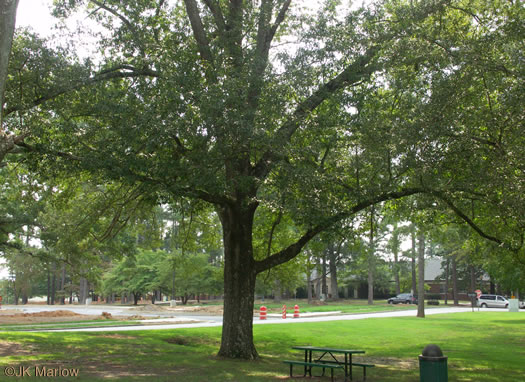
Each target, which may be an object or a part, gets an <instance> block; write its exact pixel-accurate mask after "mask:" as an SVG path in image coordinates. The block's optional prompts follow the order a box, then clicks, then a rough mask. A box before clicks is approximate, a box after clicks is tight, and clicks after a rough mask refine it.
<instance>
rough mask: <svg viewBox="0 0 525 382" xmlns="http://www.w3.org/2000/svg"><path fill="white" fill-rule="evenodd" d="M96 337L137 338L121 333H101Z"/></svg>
mask: <svg viewBox="0 0 525 382" xmlns="http://www.w3.org/2000/svg"><path fill="white" fill-rule="evenodd" d="M98 337H102V338H111V339H116V340H134V339H136V338H137V337H131V336H125V335H123V334H102V335H99V336H98Z"/></svg>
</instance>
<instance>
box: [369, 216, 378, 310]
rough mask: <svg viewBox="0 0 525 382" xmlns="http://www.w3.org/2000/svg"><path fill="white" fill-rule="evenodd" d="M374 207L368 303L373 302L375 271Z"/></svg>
mask: <svg viewBox="0 0 525 382" xmlns="http://www.w3.org/2000/svg"><path fill="white" fill-rule="evenodd" d="M374 240H375V238H374V207H373V206H372V211H371V213H370V243H369V244H370V248H369V252H368V305H373V304H374V271H375V251H376V249H375V242H374Z"/></svg>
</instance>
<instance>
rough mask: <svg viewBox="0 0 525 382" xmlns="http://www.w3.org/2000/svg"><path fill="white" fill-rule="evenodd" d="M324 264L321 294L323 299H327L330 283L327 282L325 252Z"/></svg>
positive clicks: (324, 255)
mask: <svg viewBox="0 0 525 382" xmlns="http://www.w3.org/2000/svg"><path fill="white" fill-rule="evenodd" d="M321 260H322V262H323V265H322V267H321V294H322V295H323V299H324V300H326V298H327V297H328V285H327V284H326V253H323V258H322V259H321Z"/></svg>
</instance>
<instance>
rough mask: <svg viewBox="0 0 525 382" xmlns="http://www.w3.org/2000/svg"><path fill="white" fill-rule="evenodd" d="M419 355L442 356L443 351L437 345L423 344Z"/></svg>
mask: <svg viewBox="0 0 525 382" xmlns="http://www.w3.org/2000/svg"><path fill="white" fill-rule="evenodd" d="M421 355H422V356H424V357H443V352H442V351H441V348H440V347H439V346H437V345H434V344H430V345H427V346H425V348H424V349H423V352H422V353H421Z"/></svg>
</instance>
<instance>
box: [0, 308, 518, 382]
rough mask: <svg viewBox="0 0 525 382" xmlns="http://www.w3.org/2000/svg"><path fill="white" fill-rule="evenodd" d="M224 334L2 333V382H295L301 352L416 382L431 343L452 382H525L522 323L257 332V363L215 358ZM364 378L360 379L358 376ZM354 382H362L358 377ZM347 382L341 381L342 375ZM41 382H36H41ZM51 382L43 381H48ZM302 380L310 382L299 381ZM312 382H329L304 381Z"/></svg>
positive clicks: (502, 318) (431, 320)
mask: <svg viewBox="0 0 525 382" xmlns="http://www.w3.org/2000/svg"><path fill="white" fill-rule="evenodd" d="M220 332H221V330H220V328H198V329H197V328H196V329H179V330H158V331H141V332H119V333H16V332H3V333H0V380H10V379H9V378H8V377H5V376H4V372H5V370H6V367H15V369H16V370H18V368H19V367H20V366H21V365H22V366H25V367H29V370H30V372H32V370H34V367H35V366H39V367H42V366H47V367H48V368H53V367H56V368H58V367H62V368H64V367H66V368H78V369H79V378H77V379H79V380H84V381H96V380H108V379H109V380H120V381H278V380H283V379H284V380H289V378H288V367H287V366H286V365H284V364H282V363H281V362H280V360H282V359H301V358H302V353H300V352H297V351H294V350H292V349H291V347H292V346H295V345H319V346H332V347H344V348H358V349H363V350H366V354H365V355H364V356H363V357H360V358H361V359H362V360H365V361H366V362H372V363H374V364H376V365H377V367H376V368H374V369H372V370H371V371H370V372H369V377H368V380H369V381H392V382H393V381H414V382H416V381H419V369H418V355H419V354H420V353H421V350H422V349H423V348H424V347H425V346H426V345H427V344H429V343H436V344H438V345H439V346H441V348H442V350H443V352H444V353H445V355H446V356H448V357H449V359H448V365H449V381H494V382H500V381H509V382H511V381H512V382H516V381H523V380H525V367H524V359H525V315H523V314H519V313H508V312H501V313H499V312H498V313H494V312H474V313H470V312H469V313H456V314H442V315H435V316H429V317H427V318H425V319H418V318H415V317H410V318H406V317H402V318H401V317H399V318H374V319H365V320H356V321H334V322H326V323H300V324H299V323H298V324H289V325H288V324H276V325H271V324H267V325H255V326H254V336H255V344H256V346H257V349H258V351H259V354H260V356H261V358H260V360H258V361H252V362H246V361H238V360H229V359H221V358H219V357H217V356H216V354H217V351H218V347H219V344H220ZM359 371H360V370H359ZM358 376H359V377H360V378H357V380H361V374H360V373H359V374H358ZM336 377H337V380H342V373H341V371H336ZM37 379H38V378H37ZM42 379H44V378H42ZM297 380H304V379H301V378H298V379H297ZM307 380H309V381H312V380H313V381H318V380H319V381H320V380H326V381H329V378H324V379H318V378H313V379H307Z"/></svg>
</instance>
